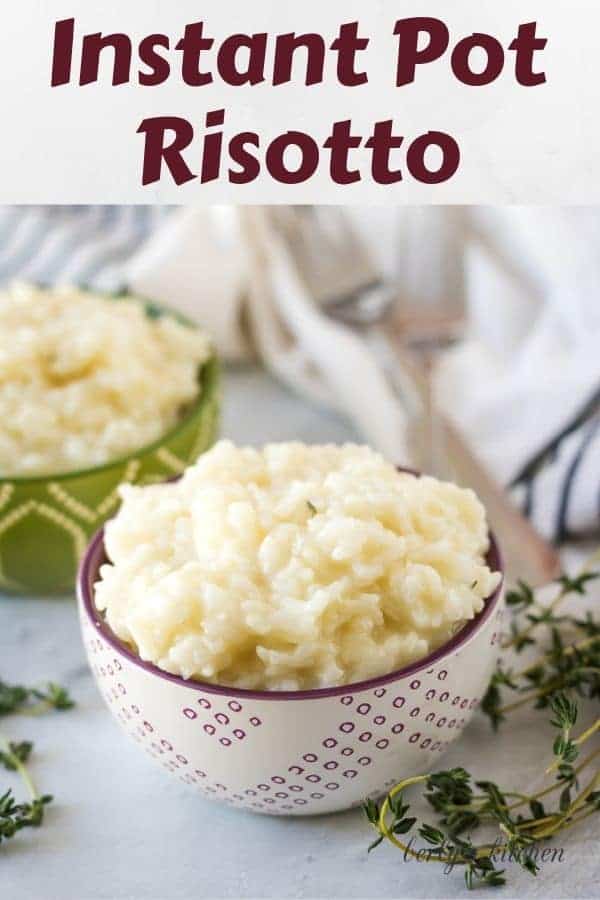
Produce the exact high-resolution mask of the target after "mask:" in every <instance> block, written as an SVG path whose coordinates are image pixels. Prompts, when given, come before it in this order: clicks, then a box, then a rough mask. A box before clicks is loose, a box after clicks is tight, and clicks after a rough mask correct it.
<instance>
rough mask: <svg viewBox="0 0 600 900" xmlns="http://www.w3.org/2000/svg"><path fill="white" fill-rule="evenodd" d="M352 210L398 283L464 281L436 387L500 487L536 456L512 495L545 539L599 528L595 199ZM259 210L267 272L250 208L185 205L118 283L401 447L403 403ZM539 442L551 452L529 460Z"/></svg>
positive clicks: (396, 455)
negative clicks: (251, 249)
mask: <svg viewBox="0 0 600 900" xmlns="http://www.w3.org/2000/svg"><path fill="white" fill-rule="evenodd" d="M349 213H350V214H351V215H352V216H353V218H354V220H355V224H356V225H357V227H358V228H359V230H360V231H361V233H362V234H363V236H364V238H365V240H366V241H367V242H368V243H369V244H370V246H371V249H372V251H373V253H374V254H375V255H376V256H377V258H378V260H379V262H380V264H381V266H382V269H383V270H384V271H385V272H386V273H387V275H388V276H389V277H391V278H393V279H394V281H395V282H396V283H397V284H398V286H399V288H400V290H401V291H402V292H404V293H405V294H406V292H408V291H410V292H411V296H413V297H416V298H419V299H421V300H422V302H423V303H427V300H428V297H432V296H435V294H436V292H440V291H441V292H448V291H449V290H453V291H455V290H461V291H465V292H466V296H467V301H468V305H469V330H468V335H467V338H466V340H465V341H464V342H463V343H461V344H460V345H458V346H457V347H456V348H455V349H454V350H452V351H449V352H448V353H447V354H446V356H445V359H444V360H443V361H442V363H441V365H440V370H439V372H438V376H439V377H438V378H437V386H438V387H437V389H438V399H439V402H440V404H441V405H442V407H443V408H444V409H445V411H446V412H447V414H449V415H450V416H452V417H453V418H454V419H455V421H456V423H457V424H458V425H459V426H460V428H461V430H462V431H463V434H464V435H465V436H466V437H467V439H468V440H469V442H470V444H471V446H472V447H473V449H475V450H476V451H477V453H478V454H479V455H480V456H481V457H482V459H483V460H484V461H485V462H486V463H487V464H488V466H489V468H490V470H491V471H492V472H493V473H494V474H495V475H496V477H497V478H498V480H499V481H500V482H501V483H503V484H506V485H508V484H510V483H511V482H512V481H513V480H514V479H518V477H519V474H520V473H522V472H523V469H524V467H527V466H529V464H531V463H533V465H532V469H533V470H534V475H535V477H531V478H530V477H524V478H523V479H522V481H521V483H520V485H518V486H517V493H518V494H519V497H520V498H521V499H523V502H524V503H525V505H526V507H527V509H528V511H529V512H530V513H531V514H532V516H533V518H534V520H535V522H536V524H537V525H538V527H539V528H540V530H542V531H543V532H544V533H545V534H546V535H547V536H550V537H553V538H558V539H565V538H568V537H578V536H582V535H584V534H589V533H591V532H593V531H595V530H596V529H597V528H598V502H599V488H600V478H599V473H600V466H599V463H600V429H599V428H598V424H599V419H598V406H599V404H598V403H595V402H594V401H595V399H596V398H595V394H596V392H597V391H598V388H599V387H600V353H598V349H597V348H598V342H599V340H600V253H598V250H600V212H598V211H597V210H593V209H591V210H586V209H576V210H567V209H563V210H551V209H543V210H536V209H528V208H527V209H526V208H523V209H521V208H508V209H506V210H502V209H497V208H495V209H487V208H473V209H472V210H468V211H467V210H455V209H452V208H449V209H445V208H420V209H411V208H407V209H401V210H385V209H362V208H355V209H353V210H349ZM252 222H253V224H252V227H253V228H256V227H258V228H260V229H261V230H263V234H262V238H263V245H264V246H266V248H267V250H266V253H265V259H264V263H265V265H264V270H263V271H257V269H256V267H255V266H253V265H252V262H251V258H250V256H249V254H248V252H247V249H246V240H245V238H246V232H245V226H244V212H243V210H241V211H240V210H238V211H236V210H234V209H233V208H230V207H224V208H213V209H211V210H206V209H182V210H178V211H176V212H174V213H172V214H171V216H170V217H169V218H168V219H167V220H166V221H165V222H164V224H163V225H162V226H161V227H160V228H159V229H158V230H157V231H155V232H154V234H153V235H152V236H151V237H150V239H149V240H148V242H147V243H146V244H145V245H144V246H143V247H142V249H141V250H140V251H139V252H138V253H137V254H136V255H135V257H134V258H133V259H132V260H131V263H130V265H129V266H128V267H127V269H126V280H127V283H128V285H129V286H130V287H131V288H132V289H133V290H135V291H139V292H140V293H141V294H143V295H145V296H149V297H152V298H155V299H157V300H160V301H161V302H163V303H168V304H170V305H171V306H173V307H175V308H177V309H179V310H180V311H182V312H184V313H186V314H187V315H189V316H191V317H192V318H194V319H195V320H196V321H198V322H200V323H201V324H202V325H203V326H205V327H206V328H207V329H209V330H210V331H211V332H212V333H213V334H214V336H215V339H216V343H217V346H218V347H219V349H220V351H221V353H222V354H223V356H224V357H225V358H226V359H241V358H243V357H244V356H245V355H247V354H248V353H250V352H257V353H258V355H259V356H260V358H261V359H262V360H263V362H264V364H265V365H266V366H267V367H268V368H269V369H271V370H272V371H273V372H274V373H275V374H276V375H277V376H278V377H280V378H282V379H283V380H284V381H286V382H287V383H288V384H289V385H291V386H292V387H294V388H295V389H297V390H300V391H302V392H305V393H306V394H308V395H310V396H311V397H313V398H316V399H317V400H319V401H320V402H325V403H328V404H330V405H332V406H335V407H336V408H337V409H341V410H342V411H344V412H345V413H347V414H348V415H349V416H351V418H352V419H353V420H354V421H355V423H356V425H357V426H358V428H359V429H360V431H361V432H362V433H363V434H364V437H365V440H367V441H368V442H370V443H371V444H372V445H374V446H375V447H377V448H379V449H380V450H381V451H382V452H384V453H385V454H386V455H387V456H388V457H390V458H392V459H398V460H406V459H408V456H407V445H406V427H405V426H406V422H405V418H404V413H403V409H402V405H401V404H400V403H399V402H398V399H397V397H396V396H395V394H394V393H393V391H392V390H391V388H390V386H389V384H388V382H387V380H386V378H385V376H384V374H383V371H382V369H381V366H380V364H379V361H378V359H377V358H376V356H375V355H374V354H373V352H372V350H371V349H370V348H369V347H368V346H367V344H366V343H365V342H364V341H363V340H362V339H361V338H360V337H359V336H358V335H357V334H355V333H354V332H353V331H352V330H350V329H349V328H346V327H345V326H343V325H341V324H339V323H337V322H332V321H331V320H330V319H329V318H328V317H326V316H325V315H324V314H323V312H322V311H320V310H319V309H317V307H316V306H315V304H314V303H313V302H312V299H311V297H310V296H307V293H306V291H305V289H304V287H303V285H302V283H301V281H300V279H299V278H298V276H297V273H296V272H295V270H294V266H293V263H292V261H291V259H290V257H289V255H288V254H287V252H286V248H285V246H284V244H283V242H282V241H281V240H280V239H279V236H278V235H277V233H276V232H275V231H273V230H271V231H269V232H268V233H266V232H264V229H267V228H268V227H269V226H268V225H267V224H266V220H265V219H259V224H258V225H257V224H256V211H254V212H253V216H252ZM586 406H589V409H587V410H586V409H585V408H586ZM580 413H583V415H582V421H579V414H580ZM563 432H566V434H565V435H564V436H563V437H562V439H560V440H557V439H558V438H560V437H561V435H563ZM540 453H542V454H543V455H544V460H543V462H544V464H543V465H541V466H536V465H535V463H536V456H537V455H538V454H540ZM524 475H525V476H527V475H528V473H527V472H525V473H524Z"/></svg>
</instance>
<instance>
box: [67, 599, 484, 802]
mask: <svg viewBox="0 0 600 900" xmlns="http://www.w3.org/2000/svg"><path fill="white" fill-rule="evenodd" d="M497 619H498V614H496V618H495V623H496V621H497ZM491 630H492V629H491ZM493 631H494V633H493V636H491V640H490V643H493V642H495V641H497V639H498V638H497V635H498V634H499V624H497V625H495V629H493ZM84 634H85V640H86V645H87V650H88V655H89V659H90V663H91V665H92V669H93V672H94V675H95V677H96V680H97V682H98V685H99V687H100V690H101V692H102V694H103V696H104V698H105V700H106V702H107V704H108V705H109V707H110V708H111V709H112V711H113V713H114V715H115V716H116V718H117V719H118V721H119V722H120V724H121V725H122V727H123V728H124V730H125V731H126V732H127V733H128V734H129V735H130V736H131V737H132V738H133V740H134V741H136V742H137V743H138V744H140V745H141V746H142V747H143V748H144V749H145V751H146V753H148V754H149V756H151V757H152V758H153V759H155V760H156V762H157V763H159V764H160V765H161V766H162V767H163V768H164V769H165V770H167V771H168V772H170V773H171V774H173V775H175V776H176V777H178V778H179V779H180V780H181V781H182V782H184V783H185V784H189V785H193V786H194V787H195V788H197V789H198V790H199V791H200V793H201V794H203V795H204V796H206V797H208V798H211V799H220V800H223V801H225V802H226V803H229V804H231V805H234V806H238V807H245V808H248V809H251V810H253V811H255V812H262V813H269V814H280V815H287V814H292V813H294V812H298V811H299V808H301V807H306V809H305V810H303V811H304V812H315V813H317V812H319V808H320V807H321V808H322V807H323V805H324V804H327V803H328V802H331V797H332V795H333V794H335V792H336V791H339V790H340V789H341V788H342V787H344V786H345V785H346V784H347V783H348V782H350V781H352V782H354V783H359V782H361V780H362V779H365V782H364V783H365V790H364V792H362V793H361V798H360V800H357V801H356V803H354V805H358V803H360V802H361V800H363V799H364V798H365V797H366V796H373V797H375V796H379V795H380V794H381V793H383V792H385V791H386V790H388V789H389V788H390V787H391V786H392V785H393V784H394V783H395V780H396V779H389V778H388V779H387V780H383V781H382V783H380V782H378V781H377V763H378V761H379V760H383V759H386V758H388V759H389V758H393V756H394V755H395V754H397V752H398V750H399V749H400V748H401V747H402V746H408V747H413V748H416V749H418V751H419V753H420V754H422V756H423V768H428V767H430V766H431V765H432V764H433V760H435V758H436V757H437V756H438V755H439V754H441V753H443V752H444V751H445V750H446V748H447V747H448V745H449V744H450V743H451V742H452V741H453V739H454V738H455V737H456V736H458V734H459V733H460V731H461V730H462V728H463V726H464V725H465V723H466V720H467V719H468V717H470V714H471V713H472V711H473V710H474V709H475V707H476V706H477V704H478V701H479V697H477V696H471V695H468V696H464V695H459V694H456V693H453V691H452V687H451V681H452V679H451V678H449V675H448V669H447V668H445V667H444V666H441V667H440V668H437V667H435V666H434V667H433V668H430V669H428V670H427V671H426V672H424V673H421V675H419V677H415V678H412V679H411V680H410V681H408V680H400V681H398V682H396V683H391V684H388V685H387V686H386V687H379V688H376V689H374V690H362V691H358V692H356V693H355V694H353V693H347V694H343V695H341V696H338V697H336V698H334V699H332V700H330V701H328V702H330V703H331V704H332V710H333V711H332V714H331V717H330V720H329V721H330V725H329V728H328V730H327V732H326V733H324V734H323V735H322V736H321V738H320V739H319V740H318V741H313V742H312V744H309V745H308V746H306V747H304V748H303V750H302V752H301V753H300V754H299V757H298V758H297V759H291V760H289V765H287V766H285V767H282V768H281V769H280V770H279V771H274V772H268V773H265V776H264V777H263V778H262V780H261V781H260V782H259V783H256V784H248V785H246V786H243V787H240V786H239V785H236V787H232V786H231V785H227V784H223V783H222V781H221V780H216V779H215V780H213V779H212V778H211V773H210V772H207V771H206V763H205V759H206V757H205V756H204V755H203V754H201V753H200V752H198V758H197V759H195V758H192V753H190V750H189V747H190V746H194V747H195V746H197V747H198V750H199V751H200V749H201V747H202V744H203V742H204V741H210V742H215V743H216V744H217V745H218V752H222V753H237V752H239V753H244V752H245V751H246V747H247V746H248V745H249V744H251V742H252V741H253V739H254V736H255V735H260V733H261V730H262V729H263V725H264V721H265V715H267V712H268V705H264V706H263V707H262V708H261V712H260V715H258V714H257V713H256V704H253V703H252V702H251V701H250V702H249V703H247V702H246V701H244V700H237V699H232V698H228V697H227V696H226V695H225V696H223V695H220V694H210V695H209V694H206V695H204V694H202V693H201V692H199V691H198V690H197V689H196V690H190V691H189V693H188V694H187V697H186V702H185V705H182V706H181V708H180V710H179V718H180V720H181V722H182V723H183V728H184V729H185V731H186V733H187V732H188V731H189V733H190V734H189V737H190V738H192V736H193V740H192V741H191V743H190V740H188V741H187V743H186V747H187V748H188V749H187V750H185V752H184V751H183V749H182V748H181V747H177V746H176V744H175V738H174V736H173V735H172V734H169V733H165V734H161V733H159V730H158V728H157V726H156V725H155V723H154V722H153V720H152V717H151V716H150V715H145V714H144V710H143V704H142V701H141V699H140V697H138V696H130V691H129V690H128V688H127V687H126V685H125V683H124V682H125V681H127V678H126V677H125V674H126V673H124V672H123V665H122V663H121V661H120V660H119V658H118V657H117V656H116V655H115V650H114V649H113V648H112V647H111V646H110V644H109V643H108V642H106V641H105V640H104V639H102V638H101V637H99V636H98V634H97V633H96V632H95V631H94V630H93V629H92V628H91V627H90V626H89V625H88V626H87V627H85V628H84ZM446 665H447V662H446ZM446 685H448V686H446ZM245 707H250V708H245ZM262 709H264V710H265V711H266V712H264V713H263V712H262ZM336 710H337V717H336ZM192 733H193V734H192ZM180 734H181V732H180ZM236 748H238V749H236ZM388 774H389V773H388Z"/></svg>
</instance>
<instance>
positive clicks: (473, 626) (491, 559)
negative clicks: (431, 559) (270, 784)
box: [77, 528, 504, 700]
mask: <svg viewBox="0 0 600 900" xmlns="http://www.w3.org/2000/svg"><path fill="white" fill-rule="evenodd" d="M489 537H490V547H489V550H488V552H487V554H486V562H487V564H488V565H489V567H490V568H491V569H492V571H494V572H500V573H501V575H502V578H501V579H500V582H499V584H498V587H497V588H496V590H495V591H494V593H493V594H491V595H490V596H489V597H487V599H486V600H485V601H484V607H483V609H482V610H481V612H480V613H478V614H477V615H476V616H475V617H474V618H473V619H471V620H470V621H469V622H467V624H466V625H465V626H464V627H463V628H461V630H460V631H458V632H457V633H456V634H455V635H454V637H452V638H451V639H450V640H449V641H447V642H446V643H445V644H442V646H441V647H438V649H437V650H434V652H433V653H430V654H429V656H426V657H424V658H423V659H419V660H416V662H414V663H411V664H410V665H409V666H405V667H404V668H402V669H396V670H395V671H394V672H390V673H388V674H387V675H380V676H378V677H377V678H369V679H368V680H367V681H355V682H354V683H352V684H342V685H339V686H337V687H329V688H314V689H312V690H308V691H251V690H246V689H244V688H234V687H226V686H224V685H219V684H211V683H210V682H206V681H196V680H192V679H190V680H189V681H188V680H186V679H185V678H182V677H181V676H180V675H172V674H171V673H169V672H164V671H163V670H162V669H159V668H158V666H155V665H154V664H153V663H150V662H146V660H143V659H141V657H140V656H138V655H137V654H136V653H134V651H133V650H131V649H130V648H129V647H127V646H126V645H125V644H124V643H123V642H122V641H121V640H119V638H118V637H116V635H115V634H114V632H113V631H112V630H111V628H110V627H109V625H108V623H107V622H106V621H105V619H104V618H103V617H102V615H101V614H100V613H99V612H98V610H97V609H96V605H95V602H94V584H95V582H96V581H97V580H98V571H99V569H100V566H101V565H103V564H104V563H105V562H108V559H107V557H106V551H105V549H104V528H101V529H100V530H99V531H97V532H96V534H95V535H94V537H93V538H92V540H91V542H90V545H89V547H88V549H87V551H86V553H85V556H84V557H83V560H82V562H81V565H80V567H79V573H78V576H77V593H78V595H79V599H80V602H81V604H82V606H83V609H84V610H85V613H86V615H87V616H88V618H89V619H90V621H91V623H92V625H93V626H94V628H95V629H96V631H98V632H99V633H100V634H101V635H102V637H103V638H104V639H105V640H106V641H108V643H109V644H110V645H111V647H113V649H114V650H116V651H117V653H120V654H121V656H124V657H125V658H126V659H128V660H129V661H130V662H132V663H134V664H135V665H136V666H139V667H140V668H141V669H143V670H144V671H146V672H148V673H149V674H151V675H158V677H159V678H163V679H165V680H166V681H171V682H173V683H174V684H179V685H181V687H185V688H190V689H192V690H197V691H202V692H203V693H207V694H219V695H220V696H223V697H235V698H240V699H242V698H244V697H245V698H246V699H248V700H323V699H325V698H327V697H339V696H343V695H344V694H354V693H357V692H360V691H368V690H372V689H373V688H377V687H381V686H383V685H386V684H390V682H393V681H400V680H402V679H404V678H409V677H410V676H411V675H415V674H416V673H417V672H422V671H423V669H429V668H431V666H432V665H434V664H435V663H439V662H441V661H442V660H444V659H446V658H447V657H449V656H451V655H452V654H453V653H455V652H456V651H457V650H459V649H460V648H461V647H462V646H463V645H464V644H466V643H467V641H469V640H470V639H471V638H472V637H474V636H475V635H476V634H477V632H478V631H479V630H480V629H481V628H482V627H483V625H485V623H486V622H487V621H488V619H489V618H490V617H491V616H492V614H493V613H494V611H495V609H496V607H497V606H498V602H499V600H500V595H501V592H502V586H503V583H504V564H503V561H502V556H501V554H500V550H499V547H498V544H497V543H496V539H495V538H494V535H493V533H492V532H490V535H489Z"/></svg>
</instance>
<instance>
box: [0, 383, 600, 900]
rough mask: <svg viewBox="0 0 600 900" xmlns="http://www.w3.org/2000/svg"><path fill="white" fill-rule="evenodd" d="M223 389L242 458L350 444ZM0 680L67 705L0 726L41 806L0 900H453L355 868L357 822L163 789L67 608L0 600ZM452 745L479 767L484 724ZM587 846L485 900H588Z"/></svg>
mask: <svg viewBox="0 0 600 900" xmlns="http://www.w3.org/2000/svg"><path fill="white" fill-rule="evenodd" d="M226 379H227V384H226V388H227V390H226V396H227V405H226V409H225V416H224V424H223V434H224V435H225V436H228V437H232V438H234V439H236V440H238V441H243V442H249V443H261V442H263V441H265V440H286V439H291V438H300V439H303V440H306V441H311V442H316V441H328V440H331V441H340V440H347V439H353V438H356V435H355V434H353V432H352V430H351V428H350V427H349V426H348V425H347V423H345V422H344V421H343V420H341V419H339V418H337V417H336V416H334V415H332V414H329V413H326V412H324V411H323V410H318V409H315V408H313V407H311V406H309V405H308V404H306V403H305V402H304V401H303V400H301V399H300V398H298V397H296V396H294V395H292V394H290V393H288V392H287V391H286V390H285V389H283V388H282V387H280V386H278V385H277V384H275V383H274V382H273V381H272V380H271V379H270V378H269V377H268V376H267V375H265V374H263V373H261V372H260V371H259V370H257V369H253V368H244V369H237V370H234V371H229V372H228V373H227V376H226ZM0 677H4V678H6V679H9V680H19V681H24V682H27V683H36V682H44V681H46V680H48V679H49V678H51V679H53V680H56V681H59V682H61V683H64V684H65V685H67V686H68V687H69V689H70V690H71V691H72V693H73V695H74V697H75V698H76V701H77V708H76V709H74V710H72V711H70V712H67V713H54V714H52V715H47V716H44V717H40V718H37V719H25V718H20V717H13V718H10V719H7V720H5V721H3V722H2V730H3V731H4V732H6V733H7V734H10V736H11V737H13V738H21V739H24V738H31V739H33V740H34V741H35V745H36V746H35V756H34V758H33V761H32V770H33V772H34V775H35V778H36V780H37V781H38V782H39V786H40V788H41V789H42V790H43V791H48V792H52V793H53V794H54V795H55V797H56V801H55V803H54V804H53V805H52V806H51V807H50V808H49V810H48V814H47V823H46V824H45V826H44V827H43V828H42V829H41V830H39V831H29V832H24V833H22V834H21V835H19V836H18V837H17V839H15V840H13V841H10V842H8V843H6V844H5V845H2V847H0V896H2V897H3V898H6V900H101V898H102V900H105V898H106V900H201V898H209V897H227V898H229V897H244V898H248V897H265V898H266V897H269V898H271V897H273V898H276V897H293V898H301V897H327V898H338V897H340V898H341V897H454V896H465V889H464V883H463V879H462V874H461V873H460V872H455V873H453V874H451V875H449V876H448V877H444V876H443V875H442V874H441V873H440V871H439V869H438V867H437V866H424V865H419V864H418V863H415V862H412V863H405V862H403V860H402V855H401V854H400V853H399V852H397V851H395V850H394V849H393V848H391V847H384V846H382V847H379V848H378V849H377V851H376V852H375V853H374V854H372V855H371V856H368V855H367V853H366V847H367V845H368V843H369V840H370V837H371V835H370V833H369V829H368V826H367V825H366V822H365V821H364V820H363V817H362V814H361V813H360V812H357V811H352V812H348V813H343V814H338V815H333V816H322V817H315V818H306V819H302V818H297V819H280V818H269V817H264V816H255V815H252V814H250V813H245V812H238V811H235V810H233V809H230V808H228V807H226V806H221V805H219V804H213V803H211V802H209V801H206V800H204V799H202V798H201V797H200V796H199V795H196V794H195V793H194V792H193V791H192V790H190V789H189V788H188V787H185V786H184V785H182V784H180V783H179V782H177V781H175V780H171V779H170V778H169V777H168V776H167V775H166V774H165V773H164V771H163V770H162V769H159V768H158V767H155V766H154V764H153V763H152V762H151V761H150V760H148V759H147V757H145V755H143V754H141V753H140V751H139V750H138V748H137V747H136V746H135V744H134V743H133V742H130V741H129V740H128V739H127V738H126V737H125V736H124V735H123V734H122V733H121V732H120V730H119V728H118V726H117V724H116V723H115V722H114V721H113V720H112V718H111V717H110V715H109V713H108V711H107V710H106V709H105V707H104V705H103V701H102V699H101V698H100V695H99V693H98V692H97V690H96V687H95V685H94V683H93V680H92V676H91V673H90V672H89V670H88V667H87V665H86V662H85V658H84V653H83V648H82V645H81V641H80V638H79V629H78V623H77V617H76V612H75V605H74V603H73V600H72V598H69V599H53V600H44V599H39V598H38V599H9V598H4V597H0ZM514 743H515V742H514V741H512V742H509V743H508V745H507V746H508V747H509V748H510V747H511V746H512V745H513V744H514ZM466 744H468V749H469V757H470V758H475V759H479V758H483V757H484V755H485V754H486V753H489V747H490V733H489V730H488V728H487V725H486V723H484V722H483V721H481V720H476V721H475V722H474V723H473V724H472V725H471V727H470V728H469V730H468V733H467V735H466V736H465V738H464V739H463V741H462V742H461V747H458V748H455V749H453V750H452V751H451V752H450V754H449V755H448V756H447V757H446V758H445V762H447V763H448V764H449V765H450V764H457V763H458V762H460V761H461V753H462V752H463V750H464V746H466ZM513 752H514V751H513ZM535 757H536V753H535V748H533V747H530V746H529V744H528V740H527V739H524V742H523V741H521V742H520V743H519V764H520V765H521V766H525V767H527V766H530V767H531V770H532V771H533V766H534V764H535V762H536V759H535ZM6 783H12V779H11V776H9V775H8V773H4V772H0V789H1V788H2V787H4V785H5V784H6ZM14 783H15V786H16V785H17V781H16V780H15V782H14ZM593 847H594V842H593V834H592V833H590V834H589V835H586V836H585V839H584V841H583V851H585V850H586V849H587V851H588V852H587V855H586V856H585V861H584V866H583V867H582V865H581V862H580V860H581V858H582V856H581V854H582V846H581V845H580V849H579V852H578V854H577V860H578V862H577V866H573V865H570V866H569V859H571V861H573V862H574V857H573V856H571V857H569V855H568V853H567V856H566V859H565V862H564V863H562V864H560V865H559V864H557V865H556V866H555V867H554V866H553V867H552V869H546V870H545V871H544V872H543V873H542V877H540V878H538V879H535V880H533V879H530V878H529V876H523V875H521V874H518V873H515V877H514V878H512V880H511V888H510V889H506V890H504V891H501V892H500V893H499V894H494V896H498V898H499V900H501V898H505V897H507V896H515V895H520V896H528V897H551V896H552V897H565V896H572V897H575V896H577V897H586V896H592V895H593V894H594V893H595V891H596V890H597V889H594V887H593V885H594V884H596V885H597V884H598V883H599V880H600V864H599V862H598V856H597V854H596V853H595V852H593ZM567 871H568V873H569V874H568V878H567V877H565V876H566V873H567ZM468 896H470V897H473V896H474V895H473V894H469V895H468ZM475 896H477V894H475ZM481 896H486V897H490V896H491V894H490V892H489V891H488V892H487V893H483V894H482V895H481Z"/></svg>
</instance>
